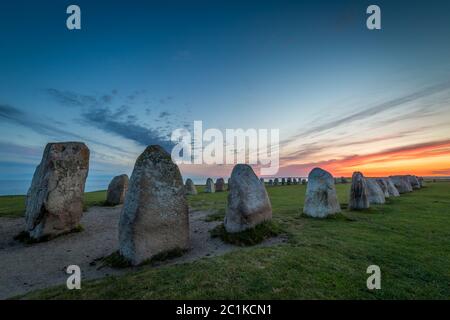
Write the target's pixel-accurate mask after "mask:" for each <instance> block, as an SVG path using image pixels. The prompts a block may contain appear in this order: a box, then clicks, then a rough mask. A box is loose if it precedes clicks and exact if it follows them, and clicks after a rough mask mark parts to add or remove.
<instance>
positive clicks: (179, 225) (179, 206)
mask: <svg viewBox="0 0 450 320" xmlns="http://www.w3.org/2000/svg"><path fill="white" fill-rule="evenodd" d="M188 214H189V209H188V204H187V201H186V197H185V188H184V185H183V180H182V178H181V174H180V170H179V169H178V166H177V165H176V164H174V163H173V162H172V159H171V156H170V154H169V153H167V152H166V151H164V149H163V148H162V147H160V146H157V145H153V146H149V147H147V148H146V149H145V151H144V152H143V153H142V154H141V155H140V156H139V157H138V159H137V160H136V164H135V165H134V169H133V173H132V175H131V179H130V185H129V189H128V192H127V195H126V198H125V204H124V207H123V210H122V214H121V216H120V222H119V250H120V254H121V255H122V256H123V257H125V258H126V259H127V260H129V261H130V262H131V263H132V264H133V265H138V264H140V263H142V262H144V261H145V260H148V259H150V258H151V257H153V256H155V255H157V254H159V253H162V252H167V251H171V250H175V249H187V248H188V246H189V217H188Z"/></svg>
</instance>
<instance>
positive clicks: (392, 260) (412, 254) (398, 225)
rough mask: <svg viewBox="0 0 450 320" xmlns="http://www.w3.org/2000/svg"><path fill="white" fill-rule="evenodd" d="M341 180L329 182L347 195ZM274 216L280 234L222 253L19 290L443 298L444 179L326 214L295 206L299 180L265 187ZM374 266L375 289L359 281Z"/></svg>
mask: <svg viewBox="0 0 450 320" xmlns="http://www.w3.org/2000/svg"><path fill="white" fill-rule="evenodd" d="M349 188H350V184H344V185H343V184H339V185H337V191H338V196H339V199H340V201H341V204H342V203H347V197H348V190H349ZM268 191H269V195H270V198H271V201H272V207H273V216H274V222H275V223H277V224H278V225H279V226H280V227H281V228H282V229H283V231H285V232H287V233H288V237H289V241H288V242H287V243H284V244H280V245H277V246H272V247H243V248H239V249H237V250H235V251H232V252H229V253H227V254H225V255H222V256H217V257H209V258H202V259H200V260H197V261H195V262H191V263H184V264H178V265H172V266H166V267H160V268H154V267H152V266H144V267H142V268H141V269H139V271H130V272H128V273H126V274H125V275H122V276H108V277H106V278H104V279H100V280H95V281H83V284H82V290H67V289H66V288H65V286H63V285H62V286H59V287H55V288H49V289H45V290H41V291H36V292H32V293H29V294H28V295H27V296H26V298H34V299H36V298H37V299H322V298H324V299H449V297H450V286H449V283H450V183H429V184H428V187H427V188H424V189H421V190H418V191H415V192H413V193H410V194H405V195H402V196H401V197H400V198H395V199H392V200H389V201H388V203H387V204H385V205H378V206H373V207H372V208H371V209H370V210H368V211H367V212H353V211H348V210H344V211H343V213H342V215H338V216H337V217H335V218H331V219H323V220H320V219H312V218H306V217H303V216H302V215H301V208H302V205H303V201H304V194H305V186H303V185H293V186H284V187H268ZM226 196H227V192H223V193H216V194H202V193H199V195H197V196H193V197H189V202H190V204H191V205H192V206H193V207H194V208H197V209H199V208H214V209H216V210H220V209H223V208H224V207H225V204H226ZM372 264H376V265H378V266H380V268H381V273H382V280H381V288H382V289H381V290H375V291H369V290H368V289H367V288H366V280H367V277H368V274H366V270H367V267H368V266H369V265H372Z"/></svg>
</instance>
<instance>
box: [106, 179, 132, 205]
mask: <svg viewBox="0 0 450 320" xmlns="http://www.w3.org/2000/svg"><path fill="white" fill-rule="evenodd" d="M128 182H129V179H128V176H127V175H126V174H121V175H120V176H116V177H114V178H113V179H112V180H111V182H110V183H109V185H108V191H107V192H106V203H107V204H108V205H110V206H117V205H118V204H122V203H123V202H124V200H125V195H126V194H127V190H128Z"/></svg>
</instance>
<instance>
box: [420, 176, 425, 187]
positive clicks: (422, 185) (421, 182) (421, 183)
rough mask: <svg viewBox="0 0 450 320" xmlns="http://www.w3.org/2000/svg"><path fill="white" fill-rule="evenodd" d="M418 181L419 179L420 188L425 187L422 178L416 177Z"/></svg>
mask: <svg viewBox="0 0 450 320" xmlns="http://www.w3.org/2000/svg"><path fill="white" fill-rule="evenodd" d="M418 179H419V183H420V187H421V188H423V187H425V180H424V179H423V177H418Z"/></svg>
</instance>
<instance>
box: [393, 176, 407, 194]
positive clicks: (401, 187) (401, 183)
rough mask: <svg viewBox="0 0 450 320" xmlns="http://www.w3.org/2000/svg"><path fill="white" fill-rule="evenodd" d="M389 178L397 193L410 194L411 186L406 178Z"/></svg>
mask: <svg viewBox="0 0 450 320" xmlns="http://www.w3.org/2000/svg"><path fill="white" fill-rule="evenodd" d="M390 178H391V179H392V182H394V185H395V187H396V188H397V190H398V192H399V193H407V192H412V186H411V183H410V182H409V179H408V178H407V176H390Z"/></svg>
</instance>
